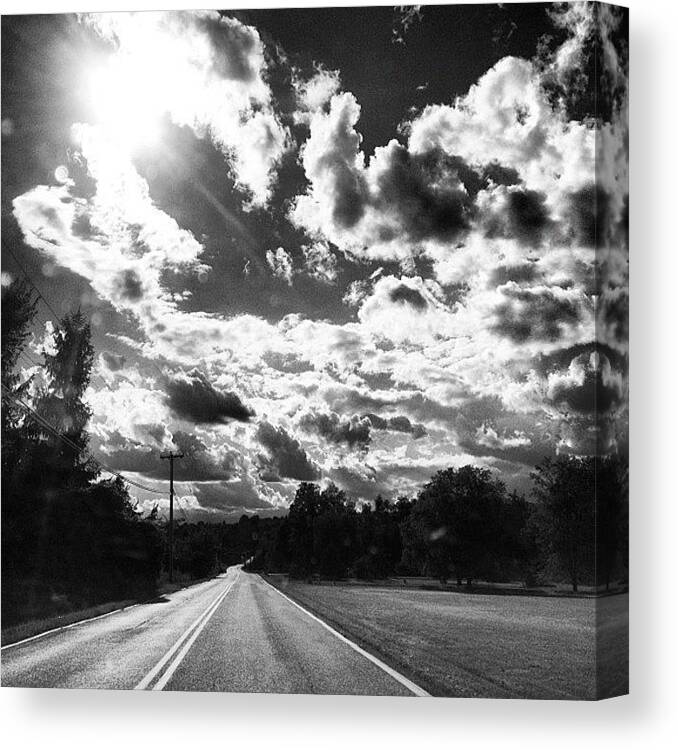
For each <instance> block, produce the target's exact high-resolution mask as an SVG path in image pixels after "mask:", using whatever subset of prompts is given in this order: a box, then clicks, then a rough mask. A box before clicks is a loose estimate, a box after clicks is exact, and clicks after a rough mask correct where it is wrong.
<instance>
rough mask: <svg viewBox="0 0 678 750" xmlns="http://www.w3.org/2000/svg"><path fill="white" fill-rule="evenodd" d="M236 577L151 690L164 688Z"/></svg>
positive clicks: (236, 578) (233, 583) (233, 582)
mask: <svg viewBox="0 0 678 750" xmlns="http://www.w3.org/2000/svg"><path fill="white" fill-rule="evenodd" d="M238 578H239V575H238V576H236V577H235V578H234V579H233V581H232V582H231V585H230V586H229V587H228V588H227V589H226V591H224V593H223V594H222V596H221V598H220V599H219V601H218V602H216V603H215V605H214V606H213V607H212V609H211V610H210V611H209V612H208V613H207V615H205V617H204V618H203V620H202V622H201V623H200V625H199V626H198V627H197V628H196V629H195V630H194V631H193V635H192V636H191V637H190V638H189V640H188V641H186V643H185V645H184V647H183V648H182V649H181V651H180V652H179V653H178V654H177V656H176V658H175V659H174V661H173V662H172V663H171V664H170V665H169V667H167V670H166V671H165V673H164V674H163V676H162V677H161V678H160V679H159V680H158V681H157V682H156V683H155V685H154V686H153V688H152V689H153V690H163V689H164V687H165V685H167V683H168V682H169V681H170V679H171V678H172V675H173V674H174V673H175V672H176V670H177V667H178V666H179V665H180V664H181V662H182V661H183V660H184V657H185V656H186V654H187V653H188V652H189V651H190V649H191V646H192V645H193V644H194V643H195V641H196V639H197V637H198V636H199V635H200V633H202V631H203V630H204V628H205V626H206V625H207V623H208V622H209V620H210V619H211V617H212V615H213V614H214V613H215V612H216V611H217V609H218V608H219V606H220V605H221V602H223V601H224V599H225V598H226V595H227V594H228V592H229V591H230V590H231V589H232V588H233V586H234V585H235V583H236V581H237V580H238Z"/></svg>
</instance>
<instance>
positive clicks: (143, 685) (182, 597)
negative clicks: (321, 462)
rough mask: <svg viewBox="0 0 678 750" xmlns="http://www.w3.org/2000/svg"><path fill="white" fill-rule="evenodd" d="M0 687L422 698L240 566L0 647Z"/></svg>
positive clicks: (410, 685)
mask: <svg viewBox="0 0 678 750" xmlns="http://www.w3.org/2000/svg"><path fill="white" fill-rule="evenodd" d="M2 684H3V686H4V687H60V688H109V689H129V688H136V689H139V690H196V691H223V692H239V693H247V692H257V693H307V694H308V693H320V694H330V695H349V694H351V695H403V696H405V695H410V696H411V695H420V696H421V695H427V693H426V692H425V691H424V690H422V689H421V688H420V687H418V686H417V685H415V684H414V683H412V682H410V681H409V680H408V679H407V678H405V677H403V676H402V675H400V674H399V673H397V672H396V671H394V670H393V669H391V668H390V667H388V666H387V665H386V664H384V663H383V662H381V661H380V660H378V659H376V658H375V657H374V656H372V655H370V654H368V653H366V652H365V651H363V650H362V649H361V648H359V647H358V646H356V645H355V644H354V643H352V642H351V641H349V640H347V639H346V638H344V637H343V636H342V635H340V634H339V633H337V632H336V631H335V630H333V629H332V628H330V627H329V626H328V625H326V624H325V623H323V622H322V621H321V620H319V619H318V618H316V617H315V616H314V615H312V614H311V613H310V612H307V611H306V610H305V609H302V608H301V607H300V606H299V605H297V604H296V603H295V602H293V601H292V600H291V599H288V598H287V597H286V596H285V595H284V594H283V593H281V592H279V591H278V590H277V589H275V588H274V587H272V586H270V585H269V584H268V583H267V582H266V581H264V580H263V579H262V578H260V577H259V576H258V575H253V574H247V573H244V572H242V570H241V567H240V566H234V567H231V568H229V569H228V571H227V572H226V573H224V574H222V575H220V576H218V577H217V578H214V579H212V580H211V581H207V582H205V583H201V584H197V585H195V586H191V587H189V588H186V589H182V590H180V591H177V592H175V593H174V594H170V595H167V596H165V597H161V598H160V599H159V600H157V601H154V602H150V603H147V604H139V605H136V606H133V607H130V608H128V609H125V610H122V611H118V612H115V613H112V614H110V615H104V616H103V617H100V618H97V619H94V620H91V621H89V622H83V623H81V624H78V625H75V626H73V627H70V628H67V629H66V628H64V629H61V630H57V631H54V632H52V633H49V634H46V635H44V636H38V637H36V638H33V639H28V640H26V641H20V642H18V643H15V644H9V645H7V646H4V647H3V648H2Z"/></svg>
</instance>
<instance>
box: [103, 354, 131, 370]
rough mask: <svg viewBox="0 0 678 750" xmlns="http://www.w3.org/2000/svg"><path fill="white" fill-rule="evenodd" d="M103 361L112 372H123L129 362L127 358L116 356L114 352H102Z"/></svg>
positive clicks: (120, 355)
mask: <svg viewBox="0 0 678 750" xmlns="http://www.w3.org/2000/svg"><path fill="white" fill-rule="evenodd" d="M101 359H102V360H103V362H104V364H105V365H106V367H107V368H108V369H109V370H111V372H117V371H118V370H122V368H123V367H124V366H125V362H127V359H126V357H123V356H122V354H114V353H113V352H101Z"/></svg>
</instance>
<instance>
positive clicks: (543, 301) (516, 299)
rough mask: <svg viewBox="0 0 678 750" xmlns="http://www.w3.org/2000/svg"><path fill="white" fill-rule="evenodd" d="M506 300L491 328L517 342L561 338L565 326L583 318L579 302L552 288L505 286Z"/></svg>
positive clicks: (500, 305)
mask: <svg viewBox="0 0 678 750" xmlns="http://www.w3.org/2000/svg"><path fill="white" fill-rule="evenodd" d="M502 293H503V295H504V297H506V300H507V301H506V302H503V303H501V304H499V305H498V306H497V307H496V308H495V310H494V313H495V316H496V320H497V322H496V323H495V324H494V325H493V326H492V327H491V329H492V330H493V331H494V332H495V333H497V334H499V335H500V336H506V337H508V338H509V339H511V340H512V341H515V342H517V343H524V342H525V341H530V340H535V339H537V340H542V341H557V340H558V339H559V338H560V337H561V336H562V333H563V328H564V327H565V326H567V325H573V324H575V323H577V322H578V321H579V320H580V317H581V311H580V309H579V304H578V303H577V302H576V301H575V300H574V299H572V298H571V297H567V296H563V295H560V294H558V293H557V290H554V289H550V288H544V287H542V288H538V289H519V288H517V287H515V286H512V287H508V288H505V289H503V290H502Z"/></svg>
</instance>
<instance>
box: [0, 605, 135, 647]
mask: <svg viewBox="0 0 678 750" xmlns="http://www.w3.org/2000/svg"><path fill="white" fill-rule="evenodd" d="M146 603H147V602H138V603H137V604H130V605H129V607H120V608H118V609H112V610H111V611H110V612H104V613H103V615H95V616H94V617H88V618H87V619H86V620H77V621H76V622H71V623H69V624H68V625H59V626H58V627H56V628H52V629H51V630H45V632H44V633H36V635H32V636H30V637H29V638H23V639H22V640H20V641H15V642H14V643H7V644H5V645H4V646H2V647H0V651H4V650H5V649H7V648H14V646H20V645H21V644H22V643H28V642H29V641H37V640H38V638H44V637H45V636H46V635H50V633H58V632H59V631H60V630H68V629H69V628H75V627H77V626H78V625H84V624H85V623H87V622H94V620H103V618H104V617H110V616H111V615H116V614H118V612H129V611H130V609H134V608H135V607H140V606H141V605H142V604H146Z"/></svg>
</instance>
